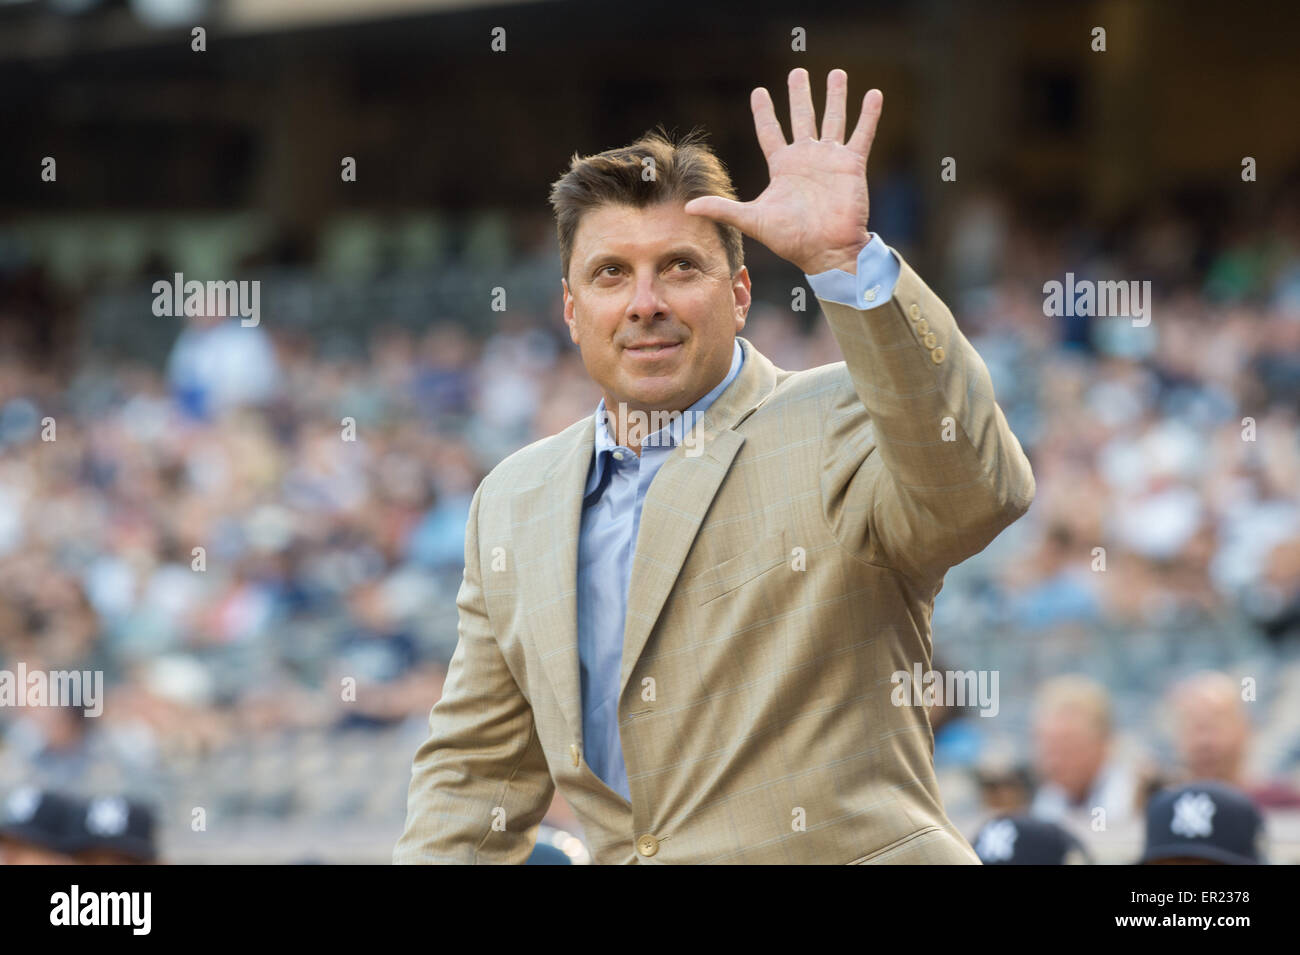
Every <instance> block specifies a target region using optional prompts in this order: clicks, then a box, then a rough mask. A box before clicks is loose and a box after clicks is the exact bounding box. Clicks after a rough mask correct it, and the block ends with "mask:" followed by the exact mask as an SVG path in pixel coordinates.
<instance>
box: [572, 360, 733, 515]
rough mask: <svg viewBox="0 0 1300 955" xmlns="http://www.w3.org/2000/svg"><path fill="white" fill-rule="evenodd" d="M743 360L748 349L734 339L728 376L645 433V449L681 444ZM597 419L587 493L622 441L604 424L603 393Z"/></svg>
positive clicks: (601, 477)
mask: <svg viewBox="0 0 1300 955" xmlns="http://www.w3.org/2000/svg"><path fill="white" fill-rule="evenodd" d="M744 361H745V353H744V351H743V350H742V349H741V347H740V342H739V341H735V340H733V343H732V353H731V368H730V370H729V371H728V372H727V377H725V378H723V379H722V381H720V382H718V384H717V385H716V386H715V387H714V388H713V390H712V391H710V392H709V393H708V394H706V395H705V396H704V397H703V398H700V399H699V400H698V401H696V402H695V404H693V405H691V406H690V407H689V408H687V409H686V410H685V411H684V412H682V413H681V414H680V415H673V417H672V418H671V419H670V420H669V422H668V424H667V425H665V426H664V427H662V428H660V429H659V430H658V431H656V432H655V433H654V434H650V435H646V438H645V440H644V441H642V442H641V444H642V451H644V450H645V448H646V447H660V446H668V447H675V446H676V445H678V444H681V442H682V438H683V435H684V432H685V428H686V426H687V425H688V424H689V425H694V424H695V423H696V422H697V421H699V419H700V416H701V415H702V414H704V412H706V411H708V410H709V407H710V406H711V405H712V404H713V402H715V401H717V400H718V396H719V395H721V394H722V393H723V392H724V391H726V390H727V386H728V385H730V384H731V383H732V382H733V381H734V380H735V378H736V375H738V374H740V366H741V365H742V364H744ZM595 420H596V442H595V449H594V451H593V456H594V458H595V466H594V467H592V468H591V470H590V472H589V473H588V475H587V488H586V494H587V495H588V496H590V495H591V494H592V493H593V492H594V491H596V490H597V489H599V488H600V487H601V486H602V482H603V481H604V478H605V469H606V467H607V466H608V465H607V463H606V462H607V461H608V459H609V456H610V454H612V453H613V452H614V451H615V450H617V448H618V447H619V445H618V444H616V443H615V441H614V438H613V436H612V435H611V434H610V433H609V428H607V427H606V426H605V399H604V398H603V397H602V398H601V399H600V403H599V404H598V405H596V413H595Z"/></svg>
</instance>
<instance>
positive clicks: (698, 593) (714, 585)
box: [694, 530, 788, 604]
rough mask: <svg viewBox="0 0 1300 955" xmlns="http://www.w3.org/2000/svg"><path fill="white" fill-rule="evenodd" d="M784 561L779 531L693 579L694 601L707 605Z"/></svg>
mask: <svg viewBox="0 0 1300 955" xmlns="http://www.w3.org/2000/svg"><path fill="white" fill-rule="evenodd" d="M787 559H788V555H787V554H786V549H785V531H784V530H778V531H776V532H775V533H772V534H769V535H768V536H767V537H765V538H763V539H762V540H761V541H759V542H758V543H757V544H756V545H755V546H753V547H751V548H749V549H748V550H746V551H745V552H744V553H742V554H737V555H736V556H735V557H732V558H731V559H730V560H724V561H723V562H722V563H720V564H718V565H717V566H715V567H710V568H709V569H708V570H706V571H704V573H702V574H700V575H699V576H698V577H696V578H695V586H694V593H695V601H696V603H697V604H706V603H708V602H709V601H710V600H716V599H717V598H719V597H721V596H722V595H723V594H728V593H731V591H733V590H735V589H736V588H738V587H742V586H744V585H745V584H747V583H749V582H750V581H751V580H753V579H754V578H755V577H758V576H760V575H762V574H765V573H767V572H768V571H769V570H771V569H773V568H774V567H779V566H780V565H781V564H784V563H785V562H786V560H787Z"/></svg>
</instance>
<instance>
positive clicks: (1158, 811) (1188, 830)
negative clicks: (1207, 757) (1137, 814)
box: [1138, 780, 1265, 865]
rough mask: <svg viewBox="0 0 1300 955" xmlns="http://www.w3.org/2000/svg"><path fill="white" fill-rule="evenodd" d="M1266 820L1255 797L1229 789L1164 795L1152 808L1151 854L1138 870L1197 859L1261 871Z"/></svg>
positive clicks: (1194, 787)
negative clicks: (1169, 861) (1257, 867)
mask: <svg viewBox="0 0 1300 955" xmlns="http://www.w3.org/2000/svg"><path fill="white" fill-rule="evenodd" d="M1263 846H1264V817H1263V816H1262V815H1261V814H1260V811H1259V809H1258V807H1256V805H1255V804H1254V803H1253V802H1252V801H1251V799H1250V797H1249V796H1247V795H1246V794H1245V793H1243V792H1242V791H1241V790H1239V789H1236V788H1235V787H1233V786H1229V785H1227V784H1226V783H1220V782H1213V781H1210V780H1206V781H1204V782H1197V783H1188V784H1187V785H1184V786H1175V787H1173V788H1171V789H1163V790H1161V791H1160V792H1158V793H1156V794H1155V795H1154V796H1152V797H1151V800H1150V801H1149V802H1148V803H1147V835H1146V848H1145V850H1144V851H1143V853H1142V858H1141V859H1139V860H1138V861H1139V864H1146V863H1148V862H1159V861H1161V860H1163V859H1176V858H1194V859H1206V860H1208V861H1210V862H1220V863H1223V864H1224V865H1260V864H1262V863H1263V862H1264V861H1265V859H1264V851H1263Z"/></svg>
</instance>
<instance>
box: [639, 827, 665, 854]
mask: <svg viewBox="0 0 1300 955" xmlns="http://www.w3.org/2000/svg"><path fill="white" fill-rule="evenodd" d="M636 851H637V852H639V853H641V854H642V855H643V856H645V857H647V858H649V857H650V856H652V855H654V854H655V853H656V852H658V851H659V840H658V839H656V838H655V837H654V836H652V835H650V833H648V832H647V833H646V834H645V835H644V836H641V838H639V839H637V841H636Z"/></svg>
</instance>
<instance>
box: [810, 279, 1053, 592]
mask: <svg viewBox="0 0 1300 955" xmlns="http://www.w3.org/2000/svg"><path fill="white" fill-rule="evenodd" d="M900 262H901V271H900V274H899V277H898V283H897V284H896V286H895V287H894V294H893V296H892V298H891V299H890V301H889V302H887V303H885V304H883V305H880V306H878V307H876V308H874V309H870V310H866V309H858V308H854V307H852V306H849V305H845V304H842V303H839V302H834V301H828V300H825V299H820V298H819V299H818V301H819V302H820V303H821V306H822V310H823V311H824V312H825V314H826V316H827V318H828V320H829V322H830V326H831V330H832V332H833V333H834V335H835V338H836V340H837V341H838V342H839V345H840V349H841V351H842V352H843V354H844V359H845V364H846V366H847V367H848V371H849V376H850V378H851V379H852V384H853V388H852V390H851V391H850V389H848V388H847V387H845V388H843V389H841V390H840V391H839V392H838V393H837V394H836V397H835V400H834V402H833V403H832V407H831V408H830V417H829V420H828V421H827V423H826V427H825V430H824V432H823V438H822V450H821V467H822V471H821V483H822V506H823V509H824V513H825V515H826V519H827V521H828V522H829V524H830V526H831V529H832V531H833V533H834V534H835V536H836V538H837V539H838V540H839V541H840V543H841V545H842V546H844V547H845V548H846V549H848V550H849V551H850V552H852V553H854V554H856V555H858V556H859V558H860V559H862V560H865V561H868V562H872V563H878V564H884V565H887V566H890V567H892V568H894V569H896V570H898V571H899V572H901V573H904V574H906V575H907V576H909V577H910V578H912V579H913V580H914V581H916V582H918V583H919V584H921V585H922V586H923V588H926V589H937V587H938V585H939V584H940V583H941V581H942V578H943V575H944V574H945V573H946V571H947V570H948V568H950V567H952V566H953V565H955V564H958V563H960V562H961V561H963V560H965V559H966V558H968V557H970V556H971V555H972V554H976V553H978V552H979V551H981V550H983V549H984V547H985V546H987V545H988V543H989V542H990V541H992V540H993V538H995V537H996V536H997V535H998V534H999V533H1000V532H1001V531H1002V529H1003V528H1005V527H1006V526H1008V525H1009V524H1011V523H1012V522H1014V521H1015V520H1016V519H1017V518H1018V517H1020V515H1022V514H1023V513H1025V511H1026V510H1028V508H1029V505H1030V503H1031V502H1032V501H1033V498H1034V490H1035V486H1034V476H1033V472H1032V471H1031V469H1030V466H1029V460H1028V458H1026V457H1025V453H1024V451H1023V450H1022V449H1021V447H1020V442H1019V441H1017V440H1016V436H1015V435H1014V434H1012V433H1011V429H1010V427H1008V425H1007V421H1006V417H1005V416H1004V415H1003V413H1002V409H1001V408H999V407H998V405H997V402H996V400H995V398H994V395H993V385H992V381H991V380H990V378H989V372H988V368H987V367H986V366H985V364H984V361H983V360H982V359H981V358H980V356H979V354H978V353H977V352H976V351H975V349H974V347H972V346H971V344H970V342H969V341H967V340H966V337H965V336H964V335H963V334H962V333H961V330H960V329H959V328H958V327H957V323H956V322H955V321H954V320H953V317H952V314H951V312H949V310H948V308H947V306H945V305H944V303H943V302H942V301H941V300H940V298H939V297H938V296H937V295H935V294H934V292H932V291H931V290H930V289H929V287H928V286H926V284H925V283H924V282H922V281H921V279H920V277H919V276H917V274H916V273H915V272H914V271H913V270H912V269H911V267H910V266H908V264H907V263H906V262H902V261H901V258H900Z"/></svg>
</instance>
